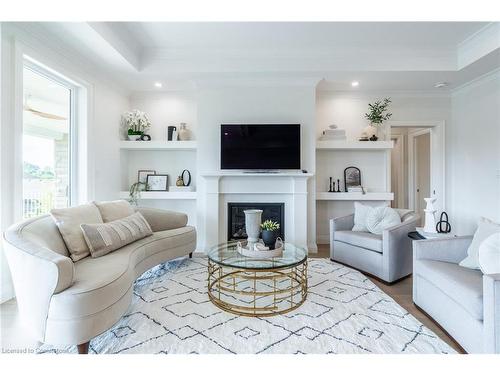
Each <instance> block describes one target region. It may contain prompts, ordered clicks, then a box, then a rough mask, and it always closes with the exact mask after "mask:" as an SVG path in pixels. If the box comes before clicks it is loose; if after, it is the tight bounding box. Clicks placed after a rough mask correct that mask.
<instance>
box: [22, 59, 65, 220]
mask: <svg viewBox="0 0 500 375" xmlns="http://www.w3.org/2000/svg"><path fill="white" fill-rule="evenodd" d="M73 95H74V89H73V88H72V86H71V85H70V84H69V83H66V82H65V81H64V80H62V79H60V78H59V77H57V76H55V75H53V74H52V73H51V72H48V71H45V70H43V69H42V68H40V67H38V66H34V65H31V64H30V63H28V62H27V63H26V65H25V66H24V70H23V101H24V103H23V104H24V108H23V109H24V110H23V216H24V217H25V218H29V217H33V216H38V215H41V214H44V213H47V212H49V211H50V210H51V209H52V208H63V207H68V206H69V205H70V204H71V196H72V183H71V181H72V169H73V168H72V167H71V166H72V159H73V158H72V149H73V148H72V144H73V142H72V137H73V131H72V128H73V126H72V124H73V121H72V120H73V119H72V116H73V114H72V112H73V111H72V103H73V102H72V99H74V98H72V96H73Z"/></svg>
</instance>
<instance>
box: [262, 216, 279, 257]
mask: <svg viewBox="0 0 500 375" xmlns="http://www.w3.org/2000/svg"><path fill="white" fill-rule="evenodd" d="M260 228H261V229H262V241H264V244H265V245H266V246H267V247H269V249H271V250H273V249H274V244H275V243H276V238H278V229H280V225H279V223H278V222H277V221H272V220H266V221H264V222H263V223H262V224H260Z"/></svg>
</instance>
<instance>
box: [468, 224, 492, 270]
mask: <svg viewBox="0 0 500 375" xmlns="http://www.w3.org/2000/svg"><path fill="white" fill-rule="evenodd" d="M499 232H500V224H498V223H495V222H493V221H491V220H488V219H486V218H484V217H482V218H481V219H479V223H478V226H477V230H476V233H474V237H473V238H472V242H471V244H470V246H469V248H468V249H467V257H466V258H465V259H464V260H462V261H461V262H460V263H459V265H461V266H462V267H466V268H472V269H475V270H478V269H479V268H480V267H479V245H481V243H482V242H483V241H484V240H485V239H486V238H487V237H489V236H491V235H492V234H494V233H499Z"/></svg>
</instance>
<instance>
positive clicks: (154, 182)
mask: <svg viewBox="0 0 500 375" xmlns="http://www.w3.org/2000/svg"><path fill="white" fill-rule="evenodd" d="M146 184H147V185H148V186H147V188H146V190H147V191H167V188H168V175H167V174H148V176H147V178H146Z"/></svg>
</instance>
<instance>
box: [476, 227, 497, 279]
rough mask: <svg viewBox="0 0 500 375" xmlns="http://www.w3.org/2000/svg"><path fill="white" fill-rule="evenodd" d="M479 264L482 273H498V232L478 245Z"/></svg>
mask: <svg viewBox="0 0 500 375" xmlns="http://www.w3.org/2000/svg"><path fill="white" fill-rule="evenodd" d="M479 265H480V266H481V271H483V273H484V274H486V275H490V274H500V233H495V234H492V235H491V236H489V237H488V238H487V239H485V240H484V241H483V242H482V243H481V245H480V246H479Z"/></svg>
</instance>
